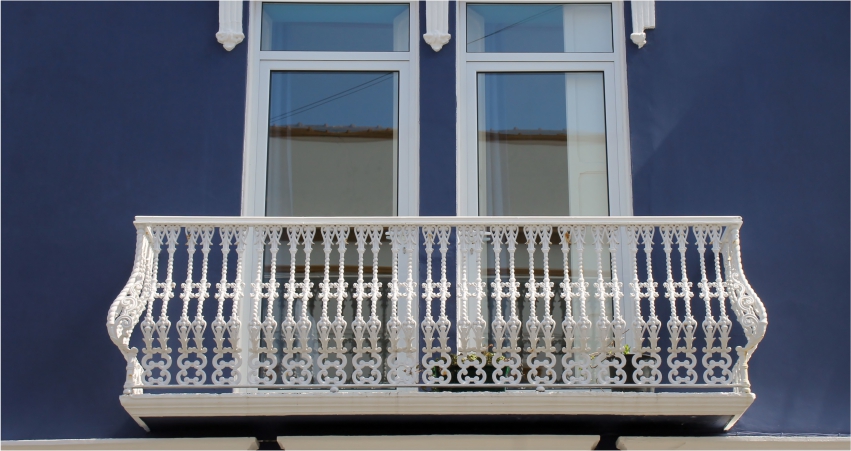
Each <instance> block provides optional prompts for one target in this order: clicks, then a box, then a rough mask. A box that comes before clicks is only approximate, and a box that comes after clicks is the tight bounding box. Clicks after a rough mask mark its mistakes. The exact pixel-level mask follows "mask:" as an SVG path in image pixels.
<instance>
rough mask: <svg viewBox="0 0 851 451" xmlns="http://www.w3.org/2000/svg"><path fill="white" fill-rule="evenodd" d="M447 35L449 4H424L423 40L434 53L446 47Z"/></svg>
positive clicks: (448, 36) (438, 2)
mask: <svg viewBox="0 0 851 451" xmlns="http://www.w3.org/2000/svg"><path fill="white" fill-rule="evenodd" d="M451 38H452V36H451V35H450V34H449V2H448V1H444V0H439V1H428V2H426V34H424V35H423V39H424V40H425V41H426V44H428V45H430V46H431V48H432V49H433V50H434V51H435V52H439V51H440V49H442V48H443V46H444V45H446V44H447V43H448V42H449V40H450V39H451Z"/></svg>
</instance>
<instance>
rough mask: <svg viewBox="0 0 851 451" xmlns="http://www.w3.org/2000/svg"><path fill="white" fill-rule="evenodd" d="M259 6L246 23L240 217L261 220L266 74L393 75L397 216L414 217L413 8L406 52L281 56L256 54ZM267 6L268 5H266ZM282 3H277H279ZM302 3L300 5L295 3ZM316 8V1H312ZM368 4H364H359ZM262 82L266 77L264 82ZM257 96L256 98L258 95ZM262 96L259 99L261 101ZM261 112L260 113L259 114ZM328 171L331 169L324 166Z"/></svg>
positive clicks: (416, 32)
mask: <svg viewBox="0 0 851 451" xmlns="http://www.w3.org/2000/svg"><path fill="white" fill-rule="evenodd" d="M263 3H264V2H262V1H255V0H252V1H251V2H250V5H249V19H248V45H249V49H248V71H247V74H246V92H245V94H246V95H245V99H246V101H245V134H244V141H243V159H242V161H243V164H242V207H241V215H242V216H265V213H266V157H267V155H266V154H267V146H268V141H267V139H266V138H267V133H268V130H267V128H268V127H267V124H266V119H267V115H268V111H267V110H268V92H265V93H262V92H261V91H262V90H263V89H266V90H268V76H269V71H270V70H323V71H382V70H388V71H398V72H399V138H400V139H399V151H398V155H397V158H398V166H397V171H398V172H397V205H396V214H397V215H398V216H418V215H419V178H420V173H419V145H420V135H419V112H420V111H419V6H418V3H417V2H399V3H409V4H410V14H411V17H410V36H409V47H408V48H409V50H408V52H282V51H261V50H260V32H261V30H260V24H261V23H262V19H261V15H262V7H263ZM267 3H268V2H267ZM282 3H283V1H282ZM299 3H304V0H301V1H299ZM317 3H320V2H317ZM364 3H369V2H364ZM264 77H266V78H265V79H264ZM261 94H262V96H261ZM264 96H265V97H264ZM264 108H266V110H264ZM329 170H331V171H333V170H335V168H333V167H329Z"/></svg>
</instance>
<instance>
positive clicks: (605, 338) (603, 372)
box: [591, 226, 622, 384]
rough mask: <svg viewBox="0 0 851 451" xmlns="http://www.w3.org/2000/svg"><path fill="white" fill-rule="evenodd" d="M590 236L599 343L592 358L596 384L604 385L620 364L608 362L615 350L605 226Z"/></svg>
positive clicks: (608, 381) (597, 227)
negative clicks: (606, 275)
mask: <svg viewBox="0 0 851 451" xmlns="http://www.w3.org/2000/svg"><path fill="white" fill-rule="evenodd" d="M591 236H592V237H593V238H594V251H595V253H596V254H597V281H596V282H595V283H594V291H595V293H596V295H597V301H598V305H599V307H598V308H599V309H600V312H599V316H598V319H597V324H596V326H597V330H598V331H599V333H600V338H599V340H600V342H599V343H598V347H597V356H596V357H595V358H594V360H595V363H596V364H597V374H596V375H595V377H596V380H597V382H599V383H602V384H606V383H610V382H611V381H612V380H613V378H611V377H610V374H609V369H610V368H612V367H615V368H617V364H621V362H620V361H618V362H616V363H614V362H612V361H611V360H610V356H611V355H612V354H613V353H614V352H615V351H616V350H615V349H614V347H613V346H612V338H611V337H612V322H611V321H610V320H609V317H608V314H607V313H606V311H607V309H606V299H607V298H609V297H610V296H609V292H608V290H607V289H606V279H605V278H604V277H603V241H604V240H605V238H606V228H605V226H592V227H591ZM613 363H614V364H613ZM621 367H622V366H621Z"/></svg>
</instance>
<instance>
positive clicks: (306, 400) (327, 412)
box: [120, 390, 756, 430]
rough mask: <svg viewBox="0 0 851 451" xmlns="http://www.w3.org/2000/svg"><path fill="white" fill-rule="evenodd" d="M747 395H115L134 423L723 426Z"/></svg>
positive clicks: (749, 400) (342, 392)
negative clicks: (455, 420)
mask: <svg viewBox="0 0 851 451" xmlns="http://www.w3.org/2000/svg"><path fill="white" fill-rule="evenodd" d="M754 399H756V396H755V395H754V394H752V393H671V392H665V393H628V392H603V391H590V390H589V391H582V392H576V391H557V390H549V391H546V392H543V393H540V392H536V391H519V390H518V391H516V392H511V391H509V392H504V393H488V392H474V393H425V392H418V391H407V390H404V391H403V390H397V391H391V390H386V391H380V392H379V391H366V390H351V391H349V390H340V391H338V392H336V393H332V392H331V391H321V392H319V391H315V390H312V391H291V392H287V393H281V392H272V393H256V392H255V393H219V394H211V393H192V394H187V393H180V394H134V395H122V396H121V397H120V401H121V405H122V406H123V407H124V409H125V410H126V411H127V413H129V414H130V415H131V416H132V417H133V419H134V420H136V422H137V423H139V425H140V426H142V427H144V428H145V429H146V430H147V429H148V427H147V425H146V424H145V422H144V418H149V417H153V418H156V417H171V418H175V417H183V418H201V417H241V416H281V417H285V416H292V415H296V414H297V415H299V416H331V415H340V414H341V412H343V413H345V414H346V415H494V414H495V412H499V411H502V410H505V409H506V408H510V411H511V414H512V415H639V416H677V415H687V416H701V415H703V416H707V415H718V416H730V417H731V419H730V421H729V422H728V423H727V424H726V425H725V428H724V429H725V430H729V428H731V427H732V426H733V425H734V424H735V423H736V421H738V419H739V417H741V415H742V414H743V413H744V412H745V411H746V410H747V409H748V407H750V405H751V404H752V403H753V401H754Z"/></svg>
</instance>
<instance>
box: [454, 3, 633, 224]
mask: <svg viewBox="0 0 851 451" xmlns="http://www.w3.org/2000/svg"><path fill="white" fill-rule="evenodd" d="M470 3H499V2H497V1H494V0H491V1H487V0H474V1H470V2H460V1H459V2H457V8H458V10H457V15H456V17H457V18H458V20H457V24H458V28H457V33H456V34H457V36H458V38H457V39H456V40H455V46H456V50H457V51H456V67H457V73H456V87H455V89H456V92H457V93H458V100H459V101H458V115H457V130H458V132H457V134H456V137H457V143H456V147H457V149H458V151H457V154H456V157H457V163H456V164H457V168H458V170H457V176H456V177H457V181H456V183H457V187H458V194H457V196H458V197H457V199H456V204H457V214H458V215H459V216H479V206H478V204H479V192H478V190H479V186H478V178H479V173H478V158H479V156H478V137H477V129H476V124H477V123H478V122H477V120H476V117H477V114H478V112H477V105H478V102H477V98H476V95H477V91H476V75H477V74H478V73H479V72H588V71H593V72H603V77H604V78H603V79H604V95H605V102H606V154H607V166H608V188H609V215H610V216H631V215H632V175H631V164H630V154H629V110H628V107H627V91H626V83H627V82H626V36H625V32H624V16H623V2H619V1H614V2H613V1H598V0H591V1H581V2H572V1H553V0H535V1H534V2H531V1H530V2H529V3H554V4H564V3H610V4H611V5H612V33H613V36H612V38H613V39H612V42H613V52H610V53H609V52H607V53H467V45H466V43H467V29H466V27H467V4H470ZM612 93H614V95H612Z"/></svg>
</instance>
